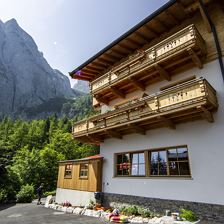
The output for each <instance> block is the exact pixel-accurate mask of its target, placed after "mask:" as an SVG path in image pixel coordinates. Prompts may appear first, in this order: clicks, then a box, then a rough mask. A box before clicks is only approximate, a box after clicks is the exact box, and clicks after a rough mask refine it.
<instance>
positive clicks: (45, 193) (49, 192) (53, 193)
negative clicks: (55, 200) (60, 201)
mask: <svg viewBox="0 0 224 224" xmlns="http://www.w3.org/2000/svg"><path fill="white" fill-rule="evenodd" d="M49 195H52V196H55V195H56V190H53V191H46V192H44V197H47V196H49Z"/></svg>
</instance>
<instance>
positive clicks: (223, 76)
mask: <svg viewBox="0 0 224 224" xmlns="http://www.w3.org/2000/svg"><path fill="white" fill-rule="evenodd" d="M199 3H200V5H201V8H202V10H203V11H204V13H205V16H206V17H207V19H208V21H209V24H210V26H211V31H212V33H213V37H214V41H215V46H216V50H217V53H218V59H219V65H220V69H221V73H222V78H223V82H224V65H223V60H222V50H221V47H220V43H219V38H218V35H217V31H216V28H215V25H214V24H213V22H212V20H211V18H210V16H209V13H208V10H207V9H206V6H205V4H204V2H203V0H199Z"/></svg>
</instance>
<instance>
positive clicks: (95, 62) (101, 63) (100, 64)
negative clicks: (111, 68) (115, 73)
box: [92, 61, 107, 69]
mask: <svg viewBox="0 0 224 224" xmlns="http://www.w3.org/2000/svg"><path fill="white" fill-rule="evenodd" d="M92 65H93V66H94V65H96V66H98V67H100V68H103V69H105V68H107V65H105V63H103V62H100V61H93V62H92Z"/></svg>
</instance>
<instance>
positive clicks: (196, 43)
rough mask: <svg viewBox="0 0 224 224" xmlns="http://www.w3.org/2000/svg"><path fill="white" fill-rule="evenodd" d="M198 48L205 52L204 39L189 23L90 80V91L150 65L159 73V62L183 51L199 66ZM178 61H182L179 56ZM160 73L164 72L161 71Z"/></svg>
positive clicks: (141, 70)
mask: <svg viewBox="0 0 224 224" xmlns="http://www.w3.org/2000/svg"><path fill="white" fill-rule="evenodd" d="M192 49H193V51H192ZM198 49H199V50H200V51H201V52H202V51H203V53H205V52H206V50H205V43H204V40H203V39H202V37H201V35H200V34H199V32H198V31H197V29H196V27H195V26H194V25H190V26H188V27H186V28H184V29H182V30H181V31H179V32H177V33H175V34H174V35H172V36H170V37H169V38H167V39H165V40H163V41H162V42H160V43H158V44H156V45H155V46H153V47H150V48H148V49H146V50H142V51H141V52H140V51H139V52H138V53H137V54H135V55H132V56H130V57H129V58H128V59H127V60H125V61H124V62H122V63H120V64H119V65H117V66H116V67H114V68H112V69H111V70H110V71H108V72H107V73H106V74H104V75H102V76H100V77H99V78H98V79H96V80H94V81H93V82H91V83H90V89H91V92H92V94H94V95H96V94H98V93H99V92H101V91H102V90H105V89H107V88H108V87H110V86H113V85H115V84H117V83H119V82H121V81H124V80H125V79H130V77H134V76H136V75H138V74H140V73H141V72H143V71H145V70H147V69H149V68H151V67H152V68H155V69H158V73H159V72H161V71H162V70H163V69H164V68H161V67H160V65H159V64H161V63H163V64H164V63H165V62H166V61H167V62H169V59H171V58H174V57H175V56H178V55H179V54H181V53H183V52H185V53H187V54H186V55H188V58H190V56H189V55H191V56H192V60H194V62H195V63H196V64H197V63H198V66H199V67H200V66H201V65H200V57H199V58H197V52H196V51H198ZM181 57H183V56H181ZM186 57H187V56H186ZM172 63H173V62H172ZM180 63H183V60H181V58H180ZM177 64H178V61H177V60H175V62H174V63H173V65H174V66H176V65H177ZM162 73H164V72H163V71H162Z"/></svg>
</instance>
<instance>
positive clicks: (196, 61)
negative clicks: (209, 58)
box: [187, 49, 203, 69]
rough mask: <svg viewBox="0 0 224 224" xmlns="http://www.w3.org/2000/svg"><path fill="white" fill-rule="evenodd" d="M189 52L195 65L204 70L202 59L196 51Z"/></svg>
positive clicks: (190, 50)
mask: <svg viewBox="0 0 224 224" xmlns="http://www.w3.org/2000/svg"><path fill="white" fill-rule="evenodd" d="M187 52H188V54H189V55H190V56H191V59H192V61H193V62H194V64H195V65H196V66H197V67H198V68H200V69H202V68H203V64H202V61H201V59H200V58H199V57H198V55H197V54H196V53H195V52H194V50H193V49H188V50H187Z"/></svg>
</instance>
